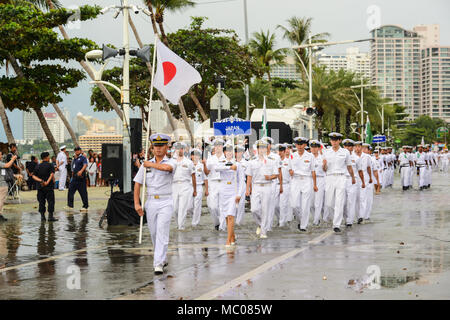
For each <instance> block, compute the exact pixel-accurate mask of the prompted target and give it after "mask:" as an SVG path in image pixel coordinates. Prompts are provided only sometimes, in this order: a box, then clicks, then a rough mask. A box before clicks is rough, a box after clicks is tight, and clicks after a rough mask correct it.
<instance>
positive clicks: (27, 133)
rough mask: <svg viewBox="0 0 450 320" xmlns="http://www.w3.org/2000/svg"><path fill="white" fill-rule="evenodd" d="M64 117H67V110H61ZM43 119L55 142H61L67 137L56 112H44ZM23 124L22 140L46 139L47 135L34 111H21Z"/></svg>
mask: <svg viewBox="0 0 450 320" xmlns="http://www.w3.org/2000/svg"><path fill="white" fill-rule="evenodd" d="M62 112H63V113H64V115H65V117H66V118H67V119H68V118H69V112H68V111H67V110H62ZM44 117H45V120H46V121H47V124H48V127H49V129H50V132H51V133H52V134H53V137H54V138H55V141H56V142H57V143H63V142H64V141H65V140H66V139H68V138H69V133H68V131H67V128H66V127H65V126H64V123H63V122H62V120H61V118H60V117H59V116H58V114H57V113H54V112H44ZM22 125H23V139H24V140H41V139H43V140H47V137H46V135H45V133H44V130H42V127H41V123H40V122H39V119H38V117H37V115H36V113H35V112H25V111H24V112H22Z"/></svg>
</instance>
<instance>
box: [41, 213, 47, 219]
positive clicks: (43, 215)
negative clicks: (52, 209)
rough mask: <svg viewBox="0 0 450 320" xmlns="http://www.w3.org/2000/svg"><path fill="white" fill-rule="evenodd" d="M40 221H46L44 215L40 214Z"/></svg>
mask: <svg viewBox="0 0 450 320" xmlns="http://www.w3.org/2000/svg"><path fill="white" fill-rule="evenodd" d="M41 221H47V219H45V213H41Z"/></svg>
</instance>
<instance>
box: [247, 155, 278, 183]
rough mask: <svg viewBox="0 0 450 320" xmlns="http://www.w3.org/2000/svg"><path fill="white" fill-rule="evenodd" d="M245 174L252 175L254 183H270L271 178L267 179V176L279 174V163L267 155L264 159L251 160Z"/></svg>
mask: <svg viewBox="0 0 450 320" xmlns="http://www.w3.org/2000/svg"><path fill="white" fill-rule="evenodd" d="M245 174H246V175H247V176H250V177H252V183H258V184H265V183H270V181H269V180H266V178H265V176H266V175H274V174H278V164H276V163H275V161H274V160H270V159H268V158H267V157H265V158H264V159H259V158H257V159H254V160H251V161H249V163H248V166H247V171H246V173H245Z"/></svg>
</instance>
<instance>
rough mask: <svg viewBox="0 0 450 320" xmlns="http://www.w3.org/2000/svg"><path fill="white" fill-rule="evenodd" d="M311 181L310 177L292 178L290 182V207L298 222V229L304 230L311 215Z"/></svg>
mask: <svg viewBox="0 0 450 320" xmlns="http://www.w3.org/2000/svg"><path fill="white" fill-rule="evenodd" d="M313 192H314V190H313V181H312V178H311V177H295V176H294V177H293V178H292V180H291V193H290V199H291V207H292V211H293V213H294V215H295V217H296V218H297V221H298V222H300V229H306V228H307V227H308V223H309V215H310V213H311V202H312V197H313V194H312V193H313Z"/></svg>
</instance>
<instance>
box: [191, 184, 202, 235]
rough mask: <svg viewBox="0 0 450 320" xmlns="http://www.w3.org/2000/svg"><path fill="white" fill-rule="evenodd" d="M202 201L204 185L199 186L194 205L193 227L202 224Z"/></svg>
mask: <svg viewBox="0 0 450 320" xmlns="http://www.w3.org/2000/svg"><path fill="white" fill-rule="evenodd" d="M202 200H203V185H201V184H198V185H197V196H195V198H194V205H193V208H192V225H193V226H194V227H195V226H196V225H198V224H199V223H200V217H201V215H202Z"/></svg>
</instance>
